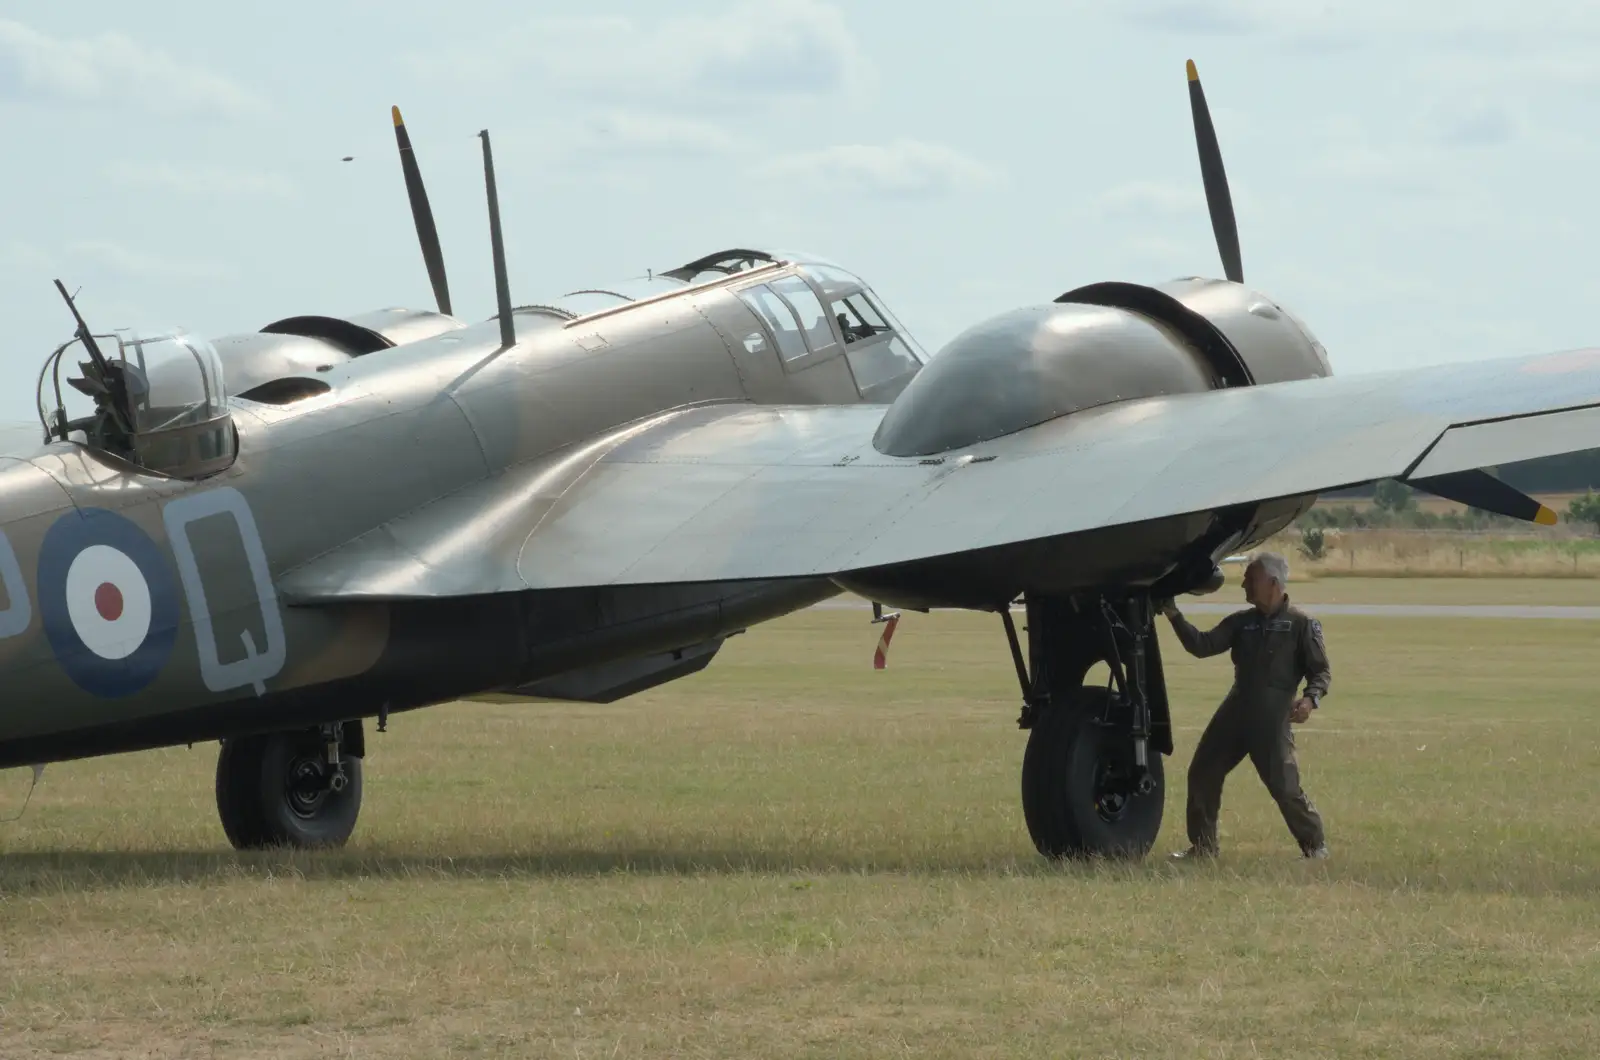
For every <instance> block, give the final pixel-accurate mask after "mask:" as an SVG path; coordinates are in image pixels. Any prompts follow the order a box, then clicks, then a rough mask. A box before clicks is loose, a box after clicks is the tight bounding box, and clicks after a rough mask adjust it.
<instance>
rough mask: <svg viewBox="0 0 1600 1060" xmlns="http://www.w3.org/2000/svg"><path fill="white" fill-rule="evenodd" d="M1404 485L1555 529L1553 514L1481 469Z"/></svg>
mask: <svg viewBox="0 0 1600 1060" xmlns="http://www.w3.org/2000/svg"><path fill="white" fill-rule="evenodd" d="M1407 484H1408V485H1411V486H1415V487H1416V488H1417V489H1419V490H1424V491H1426V492H1428V493H1431V494H1433V495H1434V496H1435V497H1443V498H1444V499H1445V500H1447V501H1455V502H1456V503H1457V504H1465V505H1468V506H1469V507H1472V508H1478V509H1481V510H1482V511H1486V512H1494V513H1495V514H1496V515H1505V516H1510V517H1511V518H1512V519H1521V520H1522V521H1523V522H1527V523H1538V524H1539V525H1540V526H1555V525H1556V522H1557V519H1556V513H1555V512H1553V511H1551V510H1550V509H1549V508H1546V507H1545V506H1544V505H1542V504H1540V503H1539V502H1538V501H1536V500H1534V499H1533V498H1532V497H1530V496H1528V495H1527V494H1526V493H1523V492H1522V491H1521V490H1519V489H1517V488H1516V487H1515V486H1508V485H1506V483H1504V482H1502V481H1500V480H1499V479H1497V478H1495V477H1494V476H1493V475H1491V474H1489V473H1488V472H1487V471H1483V470H1481V469H1480V470H1477V471H1454V472H1451V473H1449V474H1447V475H1435V476H1433V477H1432V478H1419V479H1409V480H1407Z"/></svg>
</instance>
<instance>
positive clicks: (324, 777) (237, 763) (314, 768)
mask: <svg viewBox="0 0 1600 1060" xmlns="http://www.w3.org/2000/svg"><path fill="white" fill-rule="evenodd" d="M362 744H363V740H362V730H361V722H360V721H349V722H343V723H339V724H334V725H323V726H319V727H318V728H315V729H302V730H299V731H294V732H272V733H261V734H257V735H251V736H240V737H235V738H232V739H228V740H224V741H223V743H222V751H221V753H220V754H219V755H218V756H217V813H218V815H219V816H220V817H221V818H222V830H223V831H224V832H226V833H227V836H228V842H230V843H232V844H233V846H234V848H235V849H236V850H253V849H261V848H264V847H275V846H288V847H337V846H343V845H344V843H345V841H346V840H347V839H349V838H350V833H351V832H353V831H354V830H355V826H356V817H357V815H358V814H359V813H360V812H361V756H362V753H363V751H364V748H363V746H362Z"/></svg>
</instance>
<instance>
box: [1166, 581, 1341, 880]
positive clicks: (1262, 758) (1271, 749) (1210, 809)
mask: <svg viewBox="0 0 1600 1060" xmlns="http://www.w3.org/2000/svg"><path fill="white" fill-rule="evenodd" d="M1172 628H1173V631H1174V632H1176V633H1177V635H1178V640H1179V641H1181V642H1182V643H1183V646H1184V648H1185V650H1187V651H1188V652H1189V654H1190V655H1193V656H1196V657H1197V658H1201V659H1204V658H1207V657H1209V656H1212V655H1220V654H1222V653H1223V652H1225V651H1231V652H1232V655H1233V687H1232V688H1230V689H1229V690H1228V694H1227V696H1226V697H1225V698H1224V699H1223V701H1222V705H1221V706H1220V707H1219V708H1217V712H1216V714H1215V715H1213V716H1212V718H1211V723H1210V724H1209V725H1207V726H1206V730H1205V732H1204V733H1203V734H1202V735H1201V737H1200V744H1199V746H1197V747H1196V748H1195V751H1194V761H1193V762H1191V763H1190V765H1189V808H1188V818H1189V820H1188V824H1189V842H1190V843H1192V844H1193V845H1194V847H1195V848H1196V849H1197V850H1199V851H1203V852H1207V853H1215V852H1216V849H1217V813H1218V811H1219V810H1221V808H1222V784H1223V781H1224V780H1226V779H1227V776H1228V774H1229V773H1231V772H1232V771H1233V768H1234V766H1237V765H1238V764H1239V763H1240V762H1241V761H1243V759H1244V757H1245V756H1246V755H1249V756H1250V761H1251V763H1252V764H1254V765H1255V767H1256V772H1257V773H1258V774H1260V776H1261V781H1262V783H1263V784H1265V785H1266V786H1267V790H1268V791H1269V792H1271V794H1272V797H1273V799H1274V800H1275V801H1276V802H1277V804H1278V809H1279V810H1280V811H1282V813H1283V819H1284V821H1285V822H1286V823H1287V824H1288V825H1289V831H1290V832H1292V833H1293V834H1294V837H1295V839H1296V840H1297V841H1298V842H1299V843H1300V850H1301V852H1302V853H1307V854H1309V853H1310V852H1311V851H1313V850H1316V849H1317V848H1318V847H1320V846H1322V844H1323V833H1322V818H1321V817H1320V816H1319V815H1318V814H1317V810H1316V807H1314V806H1312V805H1311V800H1310V799H1308V798H1306V794H1305V792H1303V791H1301V790H1300V768H1299V766H1298V765H1297V764H1296V762H1295V756H1294V733H1293V732H1292V731H1291V729H1290V723H1289V712H1290V710H1291V708H1292V707H1293V705H1294V701H1295V699H1296V698H1298V697H1297V695H1296V693H1295V689H1296V687H1297V686H1298V685H1299V684H1300V681H1301V679H1302V678H1304V679H1305V682H1306V688H1305V695H1307V696H1311V697H1313V699H1312V702H1313V703H1316V701H1317V699H1320V698H1321V697H1322V696H1325V695H1327V694H1328V685H1329V683H1330V682H1331V681H1332V678H1333V675H1332V673H1331V671H1330V669H1329V666H1328V651H1327V648H1326V646H1325V645H1324V644H1323V641H1322V623H1320V622H1318V621H1317V620H1316V619H1314V618H1312V617H1310V616H1309V615H1307V614H1306V613H1305V612H1303V611H1301V610H1299V609H1298V608H1294V607H1290V606H1289V599H1288V597H1287V596H1286V597H1284V600H1283V603H1281V604H1280V605H1279V606H1278V609H1277V610H1275V611H1273V612H1272V613H1271V614H1262V613H1261V612H1260V611H1258V610H1256V609H1255V608H1253V607H1252V608H1248V609H1246V610H1243V611H1236V612H1234V613H1233V614H1231V615H1229V616H1228V617H1226V618H1224V619H1223V620H1222V621H1221V622H1219V623H1217V625H1216V627H1215V628H1214V629H1212V630H1210V631H1209V632H1206V633H1201V632H1200V631H1199V630H1197V629H1195V627H1194V626H1193V625H1192V624H1190V622H1189V620H1188V619H1186V618H1184V617H1183V616H1182V615H1174V616H1172Z"/></svg>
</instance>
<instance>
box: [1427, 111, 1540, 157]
mask: <svg viewBox="0 0 1600 1060" xmlns="http://www.w3.org/2000/svg"><path fill="white" fill-rule="evenodd" d="M1422 120H1423V123H1424V128H1425V129H1426V130H1427V133H1428V135H1429V136H1430V137H1431V138H1432V139H1434V140H1436V141H1437V142H1439V143H1441V144H1445V145H1447V146H1450V147H1493V146H1498V145H1500V144H1503V143H1507V142H1508V141H1510V140H1511V139H1512V138H1514V137H1515V136H1516V135H1517V120H1516V118H1514V117H1513V116H1512V115H1511V112H1510V111H1509V110H1507V109H1506V108H1505V107H1504V106H1502V105H1500V104H1498V103H1492V102H1469V103H1454V102H1452V103H1449V104H1445V105H1443V106H1439V107H1435V108H1433V109H1431V110H1429V111H1428V112H1427V113H1426V114H1424V115H1423V119H1422Z"/></svg>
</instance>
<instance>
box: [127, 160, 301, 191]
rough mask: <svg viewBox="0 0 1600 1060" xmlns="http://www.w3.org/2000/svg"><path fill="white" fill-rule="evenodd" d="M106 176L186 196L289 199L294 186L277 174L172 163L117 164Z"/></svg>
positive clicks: (130, 185) (132, 184)
mask: <svg viewBox="0 0 1600 1060" xmlns="http://www.w3.org/2000/svg"><path fill="white" fill-rule="evenodd" d="M106 176H107V177H108V178H109V179H110V180H112V181H114V182H115V183H118V184H123V185H126V186H129V187H135V188H158V189H162V190H166V191H176V192H179V193H180V194H183V195H208V196H218V197H230V198H233V197H237V198H263V199H287V198H289V197H291V196H292V195H293V194H294V185H293V184H291V183H290V182H289V180H288V179H287V178H285V177H283V176H281V175H279V174H277V173H266V172H249V171H246V170H242V169H224V168H222V167H219V166H179V165H173V164H172V163H170V162H126V161H124V162H114V163H112V164H110V165H109V166H107V167H106Z"/></svg>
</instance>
